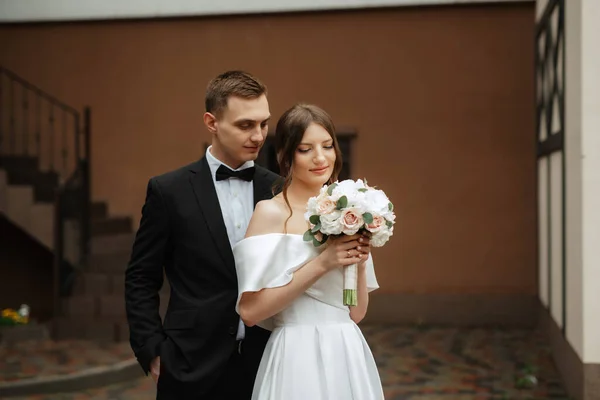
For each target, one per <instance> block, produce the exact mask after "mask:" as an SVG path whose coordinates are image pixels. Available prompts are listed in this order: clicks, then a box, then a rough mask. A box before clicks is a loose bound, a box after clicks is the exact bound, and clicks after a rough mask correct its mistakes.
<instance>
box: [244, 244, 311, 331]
mask: <svg viewBox="0 0 600 400" xmlns="http://www.w3.org/2000/svg"><path fill="white" fill-rule="evenodd" d="M290 239H293V238H291V237H289V236H285V235H272V234H267V235H260V236H252V237H249V238H246V239H243V240H242V241H240V242H239V243H238V244H236V245H235V247H234V248H233V255H234V258H235V268H236V272H237V279H238V298H237V302H236V305H235V310H236V312H237V313H238V314H239V304H240V299H241V298H242V295H243V294H244V293H246V292H259V291H261V290H262V289H270V288H275V287H280V286H285V285H287V284H288V283H290V281H291V280H292V278H293V276H294V272H295V271H297V270H298V269H299V268H300V267H302V266H303V265H304V264H306V263H307V262H308V261H310V258H307V255H308V254H309V253H307V251H306V247H305V246H306V243H303V242H300V243H299V242H298V241H293V240H290ZM258 325H259V326H261V327H263V328H265V329H269V330H272V323H271V321H261V322H259V323H258Z"/></svg>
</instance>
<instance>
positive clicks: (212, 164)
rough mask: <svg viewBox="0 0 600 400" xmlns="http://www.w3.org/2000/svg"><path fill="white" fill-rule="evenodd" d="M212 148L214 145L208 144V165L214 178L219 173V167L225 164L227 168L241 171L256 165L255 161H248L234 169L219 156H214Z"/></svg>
mask: <svg viewBox="0 0 600 400" xmlns="http://www.w3.org/2000/svg"><path fill="white" fill-rule="evenodd" d="M210 149H212V145H211V146H208V149H206V161H207V162H208V166H209V168H210V172H211V174H212V176H213V179H215V177H216V175H217V169H218V168H219V167H220V166H221V165H224V166H226V167H227V168H229V169H231V170H233V171H241V170H243V169H246V168H250V167H253V166H254V161H246V162H245V163H243V164H242V165H241V166H240V167H239V168H238V169H233V168H231V167H230V166H229V165H227V164H225V163H224V162H222V161H220V160H219V159H218V158H217V157H215V156H213V154H212V153H211V151H210Z"/></svg>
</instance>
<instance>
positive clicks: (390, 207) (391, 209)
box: [388, 202, 394, 211]
mask: <svg viewBox="0 0 600 400" xmlns="http://www.w3.org/2000/svg"><path fill="white" fill-rule="evenodd" d="M388 209H389V210H390V211H394V205H393V204H392V203H391V202H390V203H388Z"/></svg>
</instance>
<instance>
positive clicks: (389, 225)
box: [385, 221, 394, 228]
mask: <svg viewBox="0 0 600 400" xmlns="http://www.w3.org/2000/svg"><path fill="white" fill-rule="evenodd" d="M385 224H386V225H387V227H388V228H391V227H392V226H394V223H393V222H392V221H385Z"/></svg>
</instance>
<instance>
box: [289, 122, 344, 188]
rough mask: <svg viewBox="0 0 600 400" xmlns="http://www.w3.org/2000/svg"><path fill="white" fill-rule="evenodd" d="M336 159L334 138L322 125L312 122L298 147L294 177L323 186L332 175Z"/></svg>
mask: <svg viewBox="0 0 600 400" xmlns="http://www.w3.org/2000/svg"><path fill="white" fill-rule="evenodd" d="M335 159H336V156H335V148H334V144H333V138H332V137H331V135H330V134H329V132H327V131H326V130H325V128H323V127H322V126H321V125H317V124H315V123H312V124H310V125H309V126H308V128H307V129H306V131H305V132H304V136H303V137H302V141H301V142H300V144H299V145H298V147H297V148H296V153H295V155H294V163H293V166H292V179H293V180H295V181H301V182H303V183H305V184H306V185H309V186H315V187H321V186H323V185H324V184H326V183H327V181H328V180H329V177H331V174H332V173H333V167H334V166H335Z"/></svg>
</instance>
